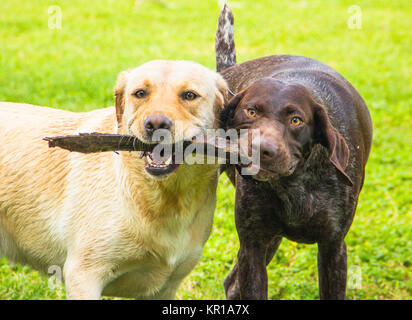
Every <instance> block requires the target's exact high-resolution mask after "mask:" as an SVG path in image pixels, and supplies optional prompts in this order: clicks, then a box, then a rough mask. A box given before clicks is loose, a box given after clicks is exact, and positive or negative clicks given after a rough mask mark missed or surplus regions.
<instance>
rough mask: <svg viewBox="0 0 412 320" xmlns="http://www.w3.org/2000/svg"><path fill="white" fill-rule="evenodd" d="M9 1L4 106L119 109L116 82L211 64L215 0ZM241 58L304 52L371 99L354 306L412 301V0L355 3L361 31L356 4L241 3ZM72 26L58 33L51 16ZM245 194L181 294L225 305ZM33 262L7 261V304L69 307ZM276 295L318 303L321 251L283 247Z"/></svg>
mask: <svg viewBox="0 0 412 320" xmlns="http://www.w3.org/2000/svg"><path fill="white" fill-rule="evenodd" d="M134 2H135V1H132V0H128V1H127V0H124V1H115V0H90V1H87V5H86V3H85V2H84V1H80V0H70V1H69V0H66V1H57V0H53V1H47V0H39V1H31V0H19V1H17V0H9V1H1V2H0V101H13V102H26V103H31V104H37V105H46V106H52V107H56V108H62V109H67V110H72V111H86V110H92V109H95V108H101V107H105V106H108V105H112V104H113V86H114V83H115V80H116V77H117V74H118V73H119V72H120V71H122V70H124V69H126V68H129V67H134V66H137V65H140V64H142V63H143V62H145V61H149V60H152V59H158V58H162V59H187V60H194V61H197V62H199V63H201V64H204V65H205V66H207V67H210V68H212V69H213V68H214V67H215V64H214V51H213V50H214V35H215V29H216V21H217V16H218V13H219V9H220V8H219V6H218V2H217V1H216V0H207V1H206V0H202V1H190V0H164V1H160V0H158V1H154V0H153V1H149V0H148V1H143V3H142V4H140V5H137V6H135V5H134ZM231 3H232V8H233V11H234V15H235V23H236V46H237V54H238V60H239V62H243V61H246V60H248V59H251V58H257V57H261V56H265V55H271V54H297V55H305V56H309V57H312V58H315V59H318V60H320V61H322V62H325V63H327V64H329V65H331V66H332V67H334V68H335V69H336V70H337V71H339V72H340V73H341V74H343V75H344V76H345V77H346V78H347V79H348V80H349V81H350V82H351V83H352V84H353V85H354V86H355V87H356V88H357V89H358V91H359V92H360V93H361V95H362V96H363V97H364V99H365V100H366V102H367V105H368V106H369V108H370V111H371V114H372V118H373V123H374V144H373V148H372V154H371V157H370V160H369V163H368V166H367V175H366V183H365V186H364V189H363V191H362V193H361V197H360V202H359V206H358V210H357V214H356V217H355V221H354V224H353V226H352V229H351V231H350V232H349V234H348V236H347V238H346V239H347V245H348V265H349V268H350V274H349V278H350V283H352V282H354V279H357V278H356V274H360V279H361V283H359V282H358V283H357V285H351V286H350V288H349V289H348V291H347V297H348V299H411V296H412V280H411V275H412V272H411V264H412V260H411V257H412V249H411V248H412V233H411V232H412V225H411V221H412V220H411V218H412V217H411V211H412V210H411V209H412V200H411V198H412V197H411V186H412V173H411V168H412V156H411V154H412V148H411V144H412V130H411V128H412V125H411V122H412V121H411V120H412V119H411V114H412V112H411V111H412V110H411V106H412V86H411V83H412V76H411V73H412V69H411V68H412V67H411V66H412V39H411V33H410V32H411V29H412V20H411V19H410V17H411V15H412V7H411V5H410V1H408V0H397V1H392V2H388V1H383V0H374V1H369V0H368V1H367V0H358V1H356V3H355V4H356V5H359V6H360V7H361V9H362V28H361V29H349V28H348V26H347V22H348V19H349V16H350V13H348V8H349V7H350V6H351V5H353V4H354V3H353V2H352V1H344V0H341V1H338V0H330V1H324V0H314V1H289V0H287V1H286V0H284V1H280V0H279V1H272V0H262V1H254V2H251V1H248V0H236V1H231ZM56 4H57V5H59V6H60V8H61V9H62V14H63V20H62V28H61V29H58V30H50V29H49V28H48V19H49V16H48V13H47V10H48V7H49V6H51V5H56ZM233 205H234V193H233V188H232V186H231V185H230V184H229V183H228V180H227V179H225V178H222V179H221V182H220V185H219V193H218V204H217V210H216V216H215V224H214V230H213V234H212V236H211V238H210V240H209V241H208V242H207V245H206V247H205V250H204V254H203V258H202V260H201V262H200V264H199V265H198V266H197V267H196V268H195V269H194V270H193V272H192V273H191V274H190V276H189V277H188V278H187V279H186V280H185V282H184V284H183V285H182V287H181V288H180V290H179V292H178V296H177V298H179V299H223V298H224V290H223V286H222V282H223V279H224V278H225V276H226V275H227V273H228V272H229V270H230V268H231V266H232V265H233V263H234V261H235V259H236V252H237V249H238V240H237V234H236V229H235V226H234V219H233ZM48 281H49V279H48V278H47V277H44V276H40V275H39V274H38V273H37V272H35V271H32V270H30V269H29V268H28V267H21V266H18V265H17V266H10V265H9V264H8V262H7V261H6V260H5V259H3V260H0V299H60V298H64V297H65V293H64V289H63V288H62V287H59V286H58V287H57V288H54V289H52V288H50V286H49V285H48ZM269 282H270V288H269V297H270V298H271V299H316V298H318V297H319V296H318V291H317V266H316V246H313V245H312V246H307V245H300V244H296V243H293V242H290V241H287V240H284V241H283V243H282V245H281V247H280V249H279V251H278V253H277V254H276V256H275V258H274V259H273V261H272V263H271V264H270V266H269Z"/></svg>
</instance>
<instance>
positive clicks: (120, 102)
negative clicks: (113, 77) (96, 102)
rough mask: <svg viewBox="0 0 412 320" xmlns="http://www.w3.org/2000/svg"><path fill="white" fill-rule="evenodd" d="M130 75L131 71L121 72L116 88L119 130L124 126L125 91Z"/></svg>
mask: <svg viewBox="0 0 412 320" xmlns="http://www.w3.org/2000/svg"><path fill="white" fill-rule="evenodd" d="M128 74H129V70H127V71H123V72H121V73H120V74H119V76H118V78H117V82H116V86H115V88H114V96H115V105H116V118H117V126H118V128H120V127H121V126H122V117H123V113H124V103H125V101H124V100H125V97H124V90H125V87H126V81H127V75H128Z"/></svg>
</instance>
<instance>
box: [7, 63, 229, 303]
mask: <svg viewBox="0 0 412 320" xmlns="http://www.w3.org/2000/svg"><path fill="white" fill-rule="evenodd" d="M226 90H227V87H226V83H225V82H224V80H223V79H222V78H221V77H220V76H219V75H218V74H216V73H215V72H213V71H210V70H209V69H207V68H205V67H203V66H201V65H199V64H196V63H194V62H188V61H151V62H148V63H146V64H143V65H142V66H140V67H138V68H135V69H131V70H128V71H125V72H123V73H121V74H120V76H119V79H118V82H117V85H116V89H115V96H116V103H115V104H116V107H115V108H106V109H100V110H96V111H92V112H87V113H71V112H68V111H62V110H57V109H51V108H46V107H38V106H32V105H26V104H16V103H0V255H4V256H6V257H7V258H9V259H10V260H11V261H14V262H19V263H23V264H29V265H31V266H32V267H34V268H36V269H38V270H41V271H43V272H46V273H47V270H49V268H50V267H52V266H54V267H55V266H58V267H61V268H62V270H63V275H64V282H65V285H66V290H67V296H68V298H71V299H98V298H100V296H101V295H102V294H103V295H112V296H123V297H133V298H144V299H170V298H173V297H174V296H175V293H176V290H177V289H178V287H179V285H180V283H181V281H182V280H183V278H184V277H185V276H186V275H187V274H188V273H189V272H190V271H191V270H192V269H193V267H194V266H195V265H196V263H197V261H198V260H199V258H200V256H201V253H202V249H203V245H204V243H205V242H206V240H207V239H208V237H209V235H210V232H211V229H212V223H213V213H214V210H215V205H216V187H217V181H218V165H188V164H185V163H183V164H180V165H179V164H176V163H174V162H173V161H172V160H171V159H169V160H168V161H166V162H162V163H156V162H155V161H153V160H152V157H151V156H150V154H143V155H144V156H142V155H140V156H139V153H137V152H132V153H129V152H120V153H119V154H116V153H114V152H111V153H110V152H109V153H100V154H91V155H84V154H79V153H70V152H68V151H65V150H61V149H49V148H48V146H47V142H45V141H42V138H43V137H45V136H53V135H66V134H76V133H79V132H93V131H97V132H111V133H113V132H118V133H123V134H133V135H135V136H137V137H139V138H140V139H141V140H143V141H145V142H152V135H153V133H154V131H155V130H156V129H159V128H162V129H164V130H170V131H171V132H173V131H174V130H175V127H177V124H178V123H180V125H181V127H182V131H181V132H182V134H183V136H184V137H185V138H191V137H192V136H193V135H196V134H198V133H200V132H203V131H205V130H206V129H211V128H214V126H215V118H216V115H217V112H218V111H219V110H220V109H221V108H222V107H223V103H224V96H225V94H226ZM116 116H117V117H116Z"/></svg>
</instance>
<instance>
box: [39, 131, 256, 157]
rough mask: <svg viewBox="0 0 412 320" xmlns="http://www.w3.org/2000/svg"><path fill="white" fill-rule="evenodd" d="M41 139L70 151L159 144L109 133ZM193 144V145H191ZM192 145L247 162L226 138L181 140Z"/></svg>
mask: <svg viewBox="0 0 412 320" xmlns="http://www.w3.org/2000/svg"><path fill="white" fill-rule="evenodd" d="M43 140H45V141H47V142H48V143H49V147H50V148H55V147H59V148H62V149H65V150H69V151H71V152H81V153H86V154H87V153H96V152H108V151H143V152H152V151H153V149H154V148H155V147H156V146H157V145H159V144H148V143H144V142H142V141H141V140H139V139H138V138H137V137H135V136H131V135H120V134H111V133H98V132H92V133H80V134H78V135H67V136H57V137H45V138H44V139H43ZM193 144H195V145H193ZM189 145H192V147H193V149H194V151H195V150H198V151H199V150H202V152H203V154H204V155H207V150H214V155H216V157H218V156H219V155H223V156H224V157H225V158H226V159H227V160H229V159H230V158H231V155H232V157H238V160H239V162H242V163H249V162H250V160H249V159H248V158H247V157H243V156H241V155H240V154H239V148H238V146H237V145H234V144H231V143H230V142H229V141H228V140H226V139H224V138H221V137H217V136H212V137H202V138H200V139H198V140H196V139H193V140H190V141H187V140H185V141H183V150H185V149H186V148H187V147H188V146H189ZM172 150H176V143H175V144H174V145H172Z"/></svg>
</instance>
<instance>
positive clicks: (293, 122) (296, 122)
mask: <svg viewBox="0 0 412 320" xmlns="http://www.w3.org/2000/svg"><path fill="white" fill-rule="evenodd" d="M302 123H303V120H302V119H301V118H299V117H293V118H292V119H290V124H291V125H292V126H294V127H297V126H299V125H301V124H302Z"/></svg>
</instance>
